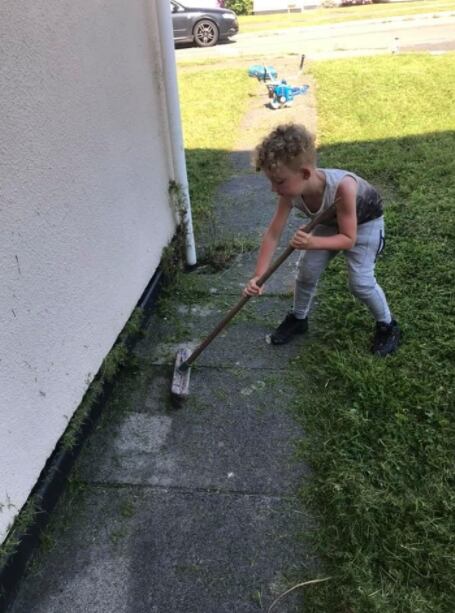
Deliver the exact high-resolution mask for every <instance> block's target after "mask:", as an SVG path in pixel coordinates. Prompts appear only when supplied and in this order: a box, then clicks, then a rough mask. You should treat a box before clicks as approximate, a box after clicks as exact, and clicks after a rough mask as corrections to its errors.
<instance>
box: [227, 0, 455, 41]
mask: <svg viewBox="0 0 455 613" xmlns="http://www.w3.org/2000/svg"><path fill="white" fill-rule="evenodd" d="M447 11H449V12H455V5H454V2H453V0H415V1H414V2H398V3H389V2H386V3H382V4H366V5H356V6H344V7H339V8H331V9H326V8H317V9H312V10H307V11H303V12H301V13H290V14H288V13H275V14H269V15H247V16H240V17H239V28H240V32H241V33H242V34H246V33H252V32H262V31H265V30H276V29H285V28H298V27H307V26H321V25H330V24H334V23H342V22H345V21H359V20H361V19H388V18H390V17H406V16H414V15H422V14H429V13H437V12H447Z"/></svg>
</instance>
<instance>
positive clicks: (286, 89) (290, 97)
mask: <svg viewBox="0 0 455 613" xmlns="http://www.w3.org/2000/svg"><path fill="white" fill-rule="evenodd" d="M309 87H310V86H309V85H302V86H298V87H292V85H288V84H287V81H285V80H284V79H283V80H282V81H281V82H280V83H269V84H268V85H267V89H268V92H269V98H270V99H271V100H270V102H269V105H270V108H272V109H280V108H283V107H285V106H292V103H293V102H294V98H295V96H300V95H301V94H304V93H306V91H307V90H308V88H309Z"/></svg>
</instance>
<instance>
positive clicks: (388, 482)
mask: <svg viewBox="0 0 455 613" xmlns="http://www.w3.org/2000/svg"><path fill="white" fill-rule="evenodd" d="M312 71H313V74H314V76H315V78H316V81H317V84H318V89H317V98H318V111H319V127H320V133H319V138H320V165H321V166H327V167H333V166H338V167H347V168H350V169H353V170H355V171H357V172H358V173H360V174H361V175H364V176H365V177H367V178H369V179H370V180H372V181H373V182H374V183H376V184H378V185H379V186H381V187H382V189H383V190H384V193H385V195H386V201H387V209H386V224H387V228H386V229H387V230H388V236H387V247H386V252H385V255H384V256H383V257H382V258H381V259H380V262H379V264H378V278H379V281H380V283H381V284H382V285H383V287H384V289H385V291H386V293H387V295H388V297H389V300H390V303H391V307H392V309H393V311H394V313H395V315H396V317H397V319H398V320H399V321H400V323H401V325H402V329H403V333H404V338H403V344H402V347H401V348H400V350H399V352H398V353H397V354H396V356H394V357H389V358H387V359H385V360H380V359H376V358H373V357H370V356H369V355H368V353H367V351H366V347H367V345H368V339H369V337H370V335H371V332H372V323H371V318H370V316H369V315H368V313H367V312H366V310H365V309H364V308H362V307H361V306H359V304H358V303H356V302H355V301H354V299H352V298H351V297H350V294H349V292H348V291H347V288H346V274H345V272H344V263H343V261H342V258H340V261H338V262H337V261H335V262H334V265H333V267H332V268H330V269H329V270H328V271H327V274H326V278H325V280H324V282H323V283H322V284H321V287H320V298H319V300H320V304H319V305H318V309H317V310H316V312H315V315H314V317H313V322H312V323H313V329H314V333H313V338H312V339H311V341H310V345H309V346H306V347H305V350H304V351H303V352H302V354H301V356H300V357H299V359H298V360H297V361H296V362H295V363H294V365H293V369H292V373H291V382H292V384H293V385H295V386H296V387H297V389H298V390H299V393H300V395H301V401H300V402H298V403H297V406H296V410H297V413H298V415H299V416H300V418H301V420H302V423H303V426H304V428H305V431H306V432H307V439H306V440H305V441H303V442H302V448H301V453H302V456H303V457H304V458H305V459H306V460H307V461H309V462H310V464H311V465H312V466H313V468H314V479H313V480H312V484H311V486H310V487H309V488H307V489H304V490H303V492H302V496H303V504H304V505H305V507H306V506H307V505H309V506H310V508H311V509H312V511H313V513H314V514H315V516H316V518H317V521H318V524H319V530H318V531H317V533H316V534H315V542H316V547H317V551H318V553H319V555H320V556H321V558H322V559H323V561H324V564H325V569H324V573H327V574H328V575H330V576H332V580H331V581H329V582H327V583H325V584H320V585H319V586H317V587H316V586H315V587H314V588H312V589H311V590H309V591H308V595H307V601H306V602H307V608H306V609H305V610H306V611H307V612H310V611H311V612H312V611H318V612H319V611H324V612H327V613H330V612H332V611H333V612H335V611H336V612H338V611H339V612H343V613H344V612H352V613H363V612H370V611H371V612H383V613H391V612H397V613H398V612H400V613H402V612H403V613H404V612H406V613H427V612H430V611H431V612H433V611H434V612H437V613H453V611H455V490H454V485H455V412H454V409H455V407H454V402H453V391H454V383H455V368H454V363H455V316H454V314H455V300H454V287H455V265H454V262H455V212H454V202H455V163H454V156H453V151H454V149H455V114H454V112H453V108H454V102H455V100H454V97H455V77H454V75H455V56H454V55H453V54H450V55H444V56H430V55H408V56H396V57H389V56H387V57H386V56H384V57H376V58H361V59H355V60H343V61H332V62H324V63H318V64H313V65H312ZM340 100H342V101H343V103H342V104H340V103H339V101H340ZM302 373H305V377H304V378H302ZM306 578H308V579H310V578H312V576H308V577H306Z"/></svg>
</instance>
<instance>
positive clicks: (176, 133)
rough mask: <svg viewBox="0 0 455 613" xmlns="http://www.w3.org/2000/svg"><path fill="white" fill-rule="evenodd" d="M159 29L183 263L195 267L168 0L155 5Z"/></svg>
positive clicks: (194, 250)
mask: <svg viewBox="0 0 455 613" xmlns="http://www.w3.org/2000/svg"><path fill="white" fill-rule="evenodd" d="M156 11H157V15H158V27H159V36H160V44H161V56H162V61H163V67H162V69H163V78H164V90H165V95H166V106H167V114H168V126H169V137H170V141H171V152H172V160H173V165H174V175H175V176H174V179H175V182H176V183H177V184H178V185H179V187H180V189H181V195H182V200H183V207H184V213H183V227H184V228H185V245H186V263H187V265H188V267H192V266H195V265H196V262H197V260H196V246H195V242H194V231H193V218H192V214H191V201H190V192H189V188H188V175H187V172H186V160H185V148H184V145H183V132H182V119H181V116H180V105H179V91H178V85H177V70H176V67H175V49H174V36H173V28H172V17H171V10H170V2H169V0H158V1H157V3H156Z"/></svg>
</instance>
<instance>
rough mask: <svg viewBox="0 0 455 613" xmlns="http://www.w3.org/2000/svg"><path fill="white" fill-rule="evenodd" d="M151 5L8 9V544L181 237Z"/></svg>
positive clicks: (59, 1) (2, 183) (2, 67)
mask: <svg viewBox="0 0 455 613" xmlns="http://www.w3.org/2000/svg"><path fill="white" fill-rule="evenodd" d="M153 13H154V8H153V2H151V0H78V1H77V2H75V1H74V0H24V1H23V2H17V0H2V2H1V6H0V58H1V62H0V92H1V93H0V116H1V118H2V119H1V122H0V287H1V292H0V542H1V541H2V540H3V538H4V536H5V535H6V531H7V528H8V525H9V524H10V522H11V521H12V520H13V519H14V516H15V514H16V513H17V511H18V510H20V508H21V506H22V505H23V504H24V502H25V501H26V499H27V496H28V495H29V493H30V490H31V488H32V487H33V485H34V484H35V482H36V480H37V478H38V476H39V473H40V471H41V470H42V468H43V466H44V464H45V462H46V460H47V458H48V457H49V455H50V454H51V452H52V451H53V449H54V447H55V444H56V442H57V440H58V438H59V437H60V436H61V434H62V433H63V431H64V429H65V427H66V426H67V423H68V420H69V419H70V417H71V415H72V414H73V412H74V410H75V409H76V408H77V406H78V405H79V403H80V401H81V398H82V396H83V394H84V392H85V390H86V388H87V385H88V383H89V382H90V380H91V379H92V377H93V376H94V374H95V373H96V372H97V370H98V369H99V367H100V365H101V362H102V360H103V359H104V357H105V356H106V354H107V353H108V351H109V350H110V348H111V346H112V344H113V343H114V341H115V339H116V337H117V335H118V334H119V332H120V330H121V329H122V327H123V325H124V324H125V322H126V320H127V319H128V317H129V316H130V314H131V311H132V310H133V308H134V306H135V304H136V303H137V301H138V299H139V297H140V295H141V293H142V291H143V290H144V288H145V286H146V284H147V282H148V281H149V280H150V278H151V277H152V275H153V273H154V271H155V269H156V267H157V265H158V263H159V260H160V255H161V251H162V248H163V246H164V245H165V244H166V243H167V242H168V240H169V238H170V237H171V235H172V234H173V231H174V218H173V214H172V212H171V209H170V207H169V204H168V192H167V190H168V182H169V168H168V148H167V133H166V127H165V126H166V117H165V115H164V111H163V108H162V107H163V105H162V104H161V96H160V90H159V86H160V70H159V68H160V58H159V55H158V49H159V45H158V34H157V32H156V25H155V24H156V15H154V14H153Z"/></svg>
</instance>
